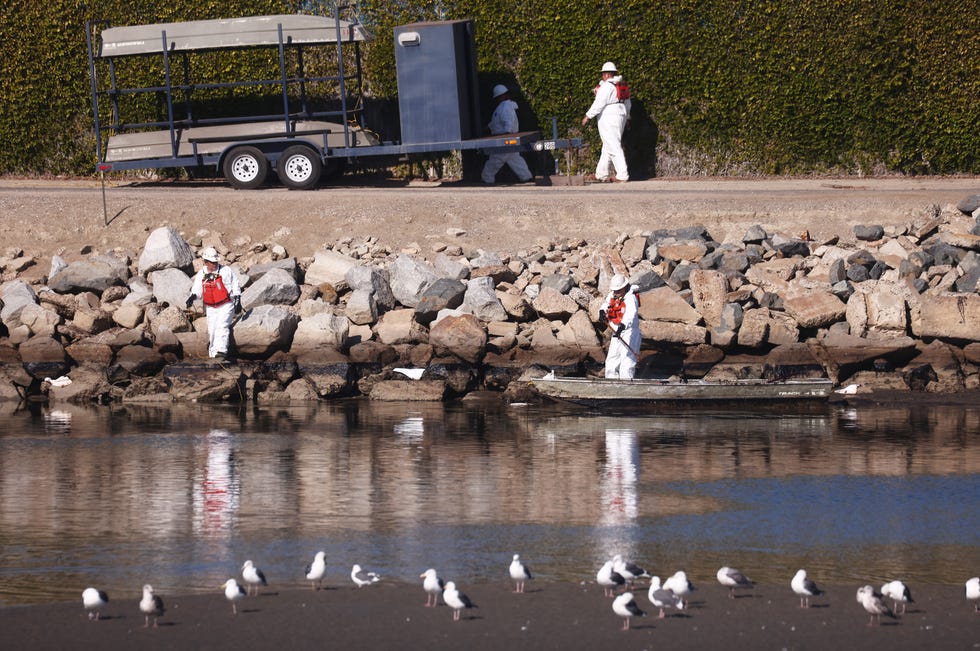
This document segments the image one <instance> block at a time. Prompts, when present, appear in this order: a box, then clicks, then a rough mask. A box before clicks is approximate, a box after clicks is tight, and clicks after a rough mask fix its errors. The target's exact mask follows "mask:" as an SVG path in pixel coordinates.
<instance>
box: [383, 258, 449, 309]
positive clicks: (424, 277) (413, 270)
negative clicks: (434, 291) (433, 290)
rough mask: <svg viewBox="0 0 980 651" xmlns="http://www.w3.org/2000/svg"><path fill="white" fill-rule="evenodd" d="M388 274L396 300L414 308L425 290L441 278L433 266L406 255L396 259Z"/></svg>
mask: <svg viewBox="0 0 980 651" xmlns="http://www.w3.org/2000/svg"><path fill="white" fill-rule="evenodd" d="M388 273H389V275H390V281H389V282H390V283H391V291H392V294H394V296H395V300H397V301H398V302H399V303H401V304H402V305H404V306H405V307H412V308H414V307H415V306H417V305H418V304H419V301H420V300H422V295H423V294H424V293H425V290H427V289H428V288H429V287H430V286H431V285H432V284H433V283H434V282H436V281H437V280H439V278H440V276H439V273H438V272H437V271H436V270H435V268H434V267H433V266H432V265H430V264H428V263H426V262H423V261H421V260H417V259H415V258H413V257H412V256H409V255H405V254H402V255H399V256H398V257H397V258H395V261H394V262H393V263H392V265H391V267H390V268H389V269H388Z"/></svg>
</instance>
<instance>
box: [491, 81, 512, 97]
mask: <svg viewBox="0 0 980 651" xmlns="http://www.w3.org/2000/svg"><path fill="white" fill-rule="evenodd" d="M507 92H509V91H508V90H507V87H506V86H504V85H503V84H497V85H496V86H494V87H493V97H494V99H496V98H497V97H500V96H501V95H503V94H504V93H507Z"/></svg>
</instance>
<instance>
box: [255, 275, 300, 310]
mask: <svg viewBox="0 0 980 651" xmlns="http://www.w3.org/2000/svg"><path fill="white" fill-rule="evenodd" d="M298 298H299V285H297V284H296V279H295V278H293V276H292V275H291V274H290V273H289V272H288V271H286V270H285V269H275V268H274V269H269V270H268V271H266V272H265V273H264V274H262V277H261V278H259V279H258V280H256V281H255V282H254V283H252V284H251V285H249V286H248V288H246V289H245V291H243V292H242V308H243V309H246V310H250V309H252V308H253V307H256V306H258V305H292V304H293V303H295V302H296V299H298Z"/></svg>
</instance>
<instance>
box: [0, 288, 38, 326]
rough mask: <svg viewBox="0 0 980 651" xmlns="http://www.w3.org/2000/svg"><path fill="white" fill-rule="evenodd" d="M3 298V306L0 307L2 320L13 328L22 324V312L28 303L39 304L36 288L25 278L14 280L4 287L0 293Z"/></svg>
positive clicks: (0, 318)
mask: <svg viewBox="0 0 980 651" xmlns="http://www.w3.org/2000/svg"><path fill="white" fill-rule="evenodd" d="M0 298H2V300H3V308H2V309H0V320H2V321H3V324H4V325H5V326H7V329H8V330H12V329H14V328H16V327H17V326H19V325H21V323H22V322H21V320H20V314H21V312H23V310H24V308H25V307H27V306H28V305H34V306H36V305H37V294H36V293H34V289H33V288H32V287H31V286H30V285H28V284H27V283H25V282H24V281H23V280H14V281H11V282H10V283H8V284H7V286H6V287H4V288H3V293H2V295H0Z"/></svg>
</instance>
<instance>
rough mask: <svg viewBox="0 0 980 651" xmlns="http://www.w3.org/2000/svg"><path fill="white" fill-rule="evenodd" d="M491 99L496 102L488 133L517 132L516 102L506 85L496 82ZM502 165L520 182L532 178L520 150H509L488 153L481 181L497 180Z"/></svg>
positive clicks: (489, 183) (491, 182)
mask: <svg viewBox="0 0 980 651" xmlns="http://www.w3.org/2000/svg"><path fill="white" fill-rule="evenodd" d="M493 101H494V102H495V103H496V108H494V110H493V115H492V116H491V117H490V124H488V125H487V127H489V129H490V133H491V134H493V135H495V136H498V135H501V134H504V133H517V131H518V124H517V102H515V101H514V100H512V99H511V98H510V91H509V90H508V89H507V87H506V86H504V85H503V84H497V85H496V86H494V87H493ZM504 165H509V166H510V169H512V170H514V174H516V175H517V180H519V181H520V182H521V183H527V182H528V181H530V180H531V179H533V178H534V175H533V174H531V170H530V169H528V167H527V162H526V161H525V160H524V158H523V157H521V154H520V152H517V151H509V152H497V153H493V154H490V158H488V159H487V162H486V164H485V165H484V166H483V174H482V175H481V177H482V179H483V182H484V183H486V184H487V185H493V184H494V183H495V182H496V180H497V172H499V171H500V168H501V167H503V166H504Z"/></svg>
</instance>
